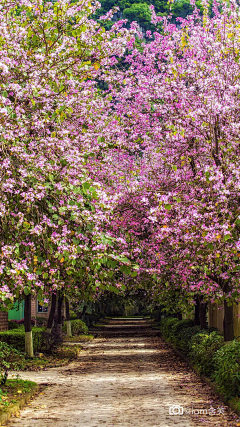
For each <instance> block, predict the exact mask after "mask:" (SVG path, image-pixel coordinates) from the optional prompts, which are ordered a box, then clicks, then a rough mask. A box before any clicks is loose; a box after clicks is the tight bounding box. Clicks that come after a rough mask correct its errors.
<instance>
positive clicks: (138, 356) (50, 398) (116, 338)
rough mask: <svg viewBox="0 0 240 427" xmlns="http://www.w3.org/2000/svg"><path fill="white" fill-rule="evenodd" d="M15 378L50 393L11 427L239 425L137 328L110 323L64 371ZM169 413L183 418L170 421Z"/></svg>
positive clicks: (145, 328)
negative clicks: (31, 382)
mask: <svg viewBox="0 0 240 427" xmlns="http://www.w3.org/2000/svg"><path fill="white" fill-rule="evenodd" d="M20 377H21V378H23V379H31V380H33V381H36V382H37V383H40V384H41V383H44V384H46V383H47V384H49V387H47V388H46V389H45V390H44V392H42V393H40V394H39V395H38V396H37V397H36V398H35V399H34V400H33V401H32V402H31V403H30V404H29V405H28V406H27V407H26V408H25V409H24V410H22V411H21V413H20V416H19V417H15V418H12V420H11V422H10V423H9V425H10V426H12V427H17V426H18V427H30V426H31V427H34V426H37V427H45V426H56V427H102V426H105V427H112V426H116V427H172V426H179V427H196V426H203V425H204V426H210V427H216V426H221V427H223V426H228V427H233V426H236V425H237V419H236V418H235V419H234V417H235V415H234V414H233V413H231V412H230V411H229V410H228V409H227V408H226V407H225V406H224V405H223V403H222V402H221V401H219V400H218V399H217V398H216V396H214V394H212V393H211V391H210V390H209V388H208V386H206V385H203V384H202V383H201V382H200V381H199V379H198V378H197V377H196V375H195V374H194V373H193V372H192V371H190V370H189V368H188V367H187V366H186V364H185V363H183V362H181V361H180V360H179V358H178V357H177V356H176V355H175V354H174V353H173V351H172V350H170V349H169V348H168V346H167V345H166V344H165V343H164V342H162V340H161V338H159V337H158V336H157V333H156V332H155V331H153V330H152V329H151V328H150V327H149V325H148V324H147V323H146V322H145V321H141V320H137V321H136V320H135V321H134V320H131V321H126V320H124V321H120V320H112V321H110V323H109V325H106V326H105V328H104V329H103V330H99V334H98V337H97V338H96V339H95V340H94V341H92V342H89V343H87V344H86V343H85V344H84V351H82V352H81V353H80V356H79V358H78V359H77V360H76V361H75V362H73V363H71V364H70V365H69V366H67V367H64V368H52V369H49V370H47V371H41V372H23V373H21V375H20ZM172 405H180V407H178V406H175V408H173V407H172ZM171 407H172V409H171ZM169 408H170V412H171V411H172V412H175V413H177V412H178V411H180V412H182V411H183V414H182V415H177V414H176V415H175V414H173V415H171V414H170V413H169ZM211 408H212V409H211ZM200 410H201V412H200V414H199V411H200ZM214 410H215V412H216V413H217V412H219V411H220V412H223V414H220V415H217V414H214ZM203 411H204V412H205V413H204V412H203ZM192 412H195V414H192ZM211 413H212V415H210V414H211ZM238 425H240V424H238Z"/></svg>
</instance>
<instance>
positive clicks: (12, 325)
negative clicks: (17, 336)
mask: <svg viewBox="0 0 240 427" xmlns="http://www.w3.org/2000/svg"><path fill="white" fill-rule="evenodd" d="M18 328H19V325H18V323H17V322H15V321H14V320H9V321H8V330H9V331H10V330H12V329H18Z"/></svg>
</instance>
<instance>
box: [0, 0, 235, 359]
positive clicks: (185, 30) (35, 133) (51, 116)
mask: <svg viewBox="0 0 240 427" xmlns="http://www.w3.org/2000/svg"><path fill="white" fill-rule="evenodd" d="M192 5H193V6H192V7H193V8H194V4H193V3H192ZM209 8H210V5H209V4H208V3H207V2H206V1H204V2H203V9H204V11H203V16H202V13H201V14H200V12H199V10H197V8H195V9H194V12H193V14H192V15H191V16H189V17H188V19H181V20H180V21H179V22H180V24H181V26H180V25H179V24H178V25H177V26H176V25H174V24H172V22H169V21H167V20H165V19H163V18H161V17H159V16H157V15H156V14H155V12H154V10H153V9H152V23H153V24H154V25H158V23H159V22H160V23H161V26H162V28H163V33H161V34H160V33H158V32H155V33H154V35H152V34H150V33H148V35H149V36H150V39H149V40H150V41H149V42H147V43H146V42H141V41H140V40H139V39H138V40H137V43H136V40H135V37H136V34H139V33H138V32H137V28H136V25H134V24H133V25H131V26H130V29H129V30H128V29H126V28H124V26H123V25H124V22H123V21H120V22H117V23H115V24H114V25H113V26H112V27H111V30H109V31H105V29H104V28H102V27H101V26H100V24H99V23H97V22H95V21H94V20H93V19H91V18H90V17H91V16H92V15H93V14H94V13H95V12H96V10H97V6H94V5H93V4H92V3H91V4H90V3H89V2H68V1H66V0H60V1H58V2H55V3H43V2H41V1H40V0H33V1H26V0H22V1H20V2H12V1H11V2H8V1H7V0H6V1H5V2H4V7H2V8H1V9H0V15H1V21H0V26H1V31H0V33H1V38H0V43H1V49H0V85H1V97H0V102H1V108H0V114H1V118H0V121H1V146H0V161H1V170H0V174H1V187H0V188H1V190H0V191H1V203H0V234H1V253H0V274H1V276H0V277H1V287H0V298H1V301H2V302H3V304H5V305H6V306H9V307H10V306H11V304H12V302H13V301H14V299H16V298H22V297H24V298H25V320H26V324H25V328H26V332H27V334H26V337H27V340H26V342H27V346H28V347H29V345H30V347H31V344H29V343H31V328H30V302H31V295H32V294H37V295H38V298H39V299H40V300H42V301H43V302H45V303H47V302H48V301H49V299H50V298H52V296H53V306H54V304H55V303H54V300H55V299H56V293H57V292H58V293H59V297H61V298H62V297H63V296H65V297H66V298H67V300H68V299H69V298H70V299H71V300H80V299H84V300H91V299H97V298H99V297H100V295H101V294H102V292H104V291H105V290H106V291H110V292H116V293H117V292H119V290H124V289H125V288H127V290H128V293H129V292H130V293H131V292H132V293H133V294H134V293H135V294H141V295H143V296H144V297H148V298H149V299H150V300H151V301H152V302H153V304H155V303H156V302H157V303H161V304H163V305H165V306H169V307H170V306H171V305H172V307H173V309H175V310H176V311H181V310H182V308H183V307H185V306H186V304H188V305H191V306H193V305H194V304H197V305H196V306H197V307H199V308H201V309H202V310H205V309H206V303H207V302H209V301H212V302H214V301H216V300H217V301H222V302H223V304H224V305H225V338H226V339H232V338H233V323H232V305H231V304H232V302H233V301H238V298H239V286H238V283H239V255H240V243H239V241H240V240H239V224H240V218H239V182H240V181H239V129H238V128H239V117H238V112H239V84H238V80H239V71H240V70H239V52H240V47H239V43H240V42H239V40H240V37H239V36H240V34H239V29H240V26H239V8H238V5H237V3H235V2H234V1H233V2H231V5H227V4H218V2H217V1H216V2H215V3H214V5H213V17H209ZM109 19H111V14H109ZM139 37H140V34H139ZM136 46H137V47H136ZM196 311H197V310H196ZM50 318H51V316H50ZM201 319H204V316H201ZM203 323H204V322H203ZM48 327H49V328H51V322H50V321H49V325H48ZM29 352H30V350H29Z"/></svg>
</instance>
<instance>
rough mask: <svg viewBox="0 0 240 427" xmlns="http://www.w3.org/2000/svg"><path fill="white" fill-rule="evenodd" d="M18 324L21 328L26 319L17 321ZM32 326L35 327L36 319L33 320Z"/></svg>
mask: <svg viewBox="0 0 240 427" xmlns="http://www.w3.org/2000/svg"><path fill="white" fill-rule="evenodd" d="M16 322H17V324H18V325H19V326H21V325H24V318H23V319H21V320H16ZM31 325H32V326H35V319H31Z"/></svg>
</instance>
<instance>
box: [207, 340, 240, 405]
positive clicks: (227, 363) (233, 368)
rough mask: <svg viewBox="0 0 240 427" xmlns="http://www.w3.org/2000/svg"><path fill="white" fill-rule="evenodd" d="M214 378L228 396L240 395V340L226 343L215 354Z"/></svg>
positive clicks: (221, 390)
mask: <svg viewBox="0 0 240 427" xmlns="http://www.w3.org/2000/svg"><path fill="white" fill-rule="evenodd" d="M213 362H214V366H215V373H214V376H213V377H214V380H215V382H216V384H217V386H218V389H219V391H220V392H221V393H223V394H224V395H225V397H226V398H230V397H240V342H237V341H236V340H234V341H232V342H231V343H229V344H225V345H224V346H223V347H221V348H220V349H219V350H218V351H217V352H216V353H215V355H214V358H213Z"/></svg>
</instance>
